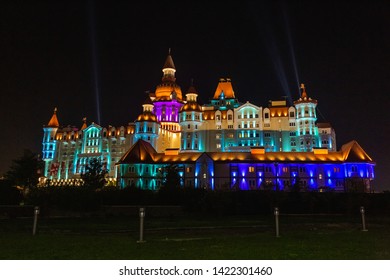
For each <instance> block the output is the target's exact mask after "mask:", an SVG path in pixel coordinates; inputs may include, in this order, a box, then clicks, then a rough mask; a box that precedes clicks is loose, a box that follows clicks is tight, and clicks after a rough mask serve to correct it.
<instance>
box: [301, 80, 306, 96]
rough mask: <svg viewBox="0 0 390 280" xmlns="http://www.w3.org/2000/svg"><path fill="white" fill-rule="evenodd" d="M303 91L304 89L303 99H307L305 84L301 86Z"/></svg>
mask: <svg viewBox="0 0 390 280" xmlns="http://www.w3.org/2000/svg"><path fill="white" fill-rule="evenodd" d="M301 89H302V93H301V97H302V98H307V93H306V88H305V84H303V83H302V84H301Z"/></svg>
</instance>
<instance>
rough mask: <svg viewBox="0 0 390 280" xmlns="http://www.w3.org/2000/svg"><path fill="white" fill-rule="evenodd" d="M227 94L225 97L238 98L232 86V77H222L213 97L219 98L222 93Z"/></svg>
mask: <svg viewBox="0 0 390 280" xmlns="http://www.w3.org/2000/svg"><path fill="white" fill-rule="evenodd" d="M222 92H223V94H224V95H225V98H227V99H228V98H236V97H235V96H234V91H233V87H232V82H231V80H230V79H220V80H219V83H218V86H217V89H216V90H215V93H214V97H213V99H219V96H220V95H221V93H222Z"/></svg>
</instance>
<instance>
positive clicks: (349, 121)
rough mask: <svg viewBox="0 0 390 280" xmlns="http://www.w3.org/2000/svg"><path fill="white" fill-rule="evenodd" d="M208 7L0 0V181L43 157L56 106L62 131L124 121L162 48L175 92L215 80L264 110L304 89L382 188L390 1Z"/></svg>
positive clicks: (202, 94) (208, 90)
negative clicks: (365, 157)
mask: <svg viewBox="0 0 390 280" xmlns="http://www.w3.org/2000/svg"><path fill="white" fill-rule="evenodd" d="M5 2H7V1H5ZM210 2H211V1H191V2H187V1H177V2H175V1H159V2H157V3H156V2H150V1H49V0H48V1H8V3H2V5H1V6H2V7H1V9H0V28H1V29H0V32H1V33H0V35H1V45H0V50H1V51H0V57H1V61H0V71H1V72H0V93H1V94H0V96H1V97H0V98H1V99H0V101H1V105H2V108H1V109H0V123H1V128H2V129H1V131H2V134H1V145H0V154H1V158H0V159H1V160H0V174H2V173H4V172H6V171H7V170H8V167H9V165H10V164H11V162H12V159H15V158H16V157H19V156H20V155H21V154H22V152H23V149H26V148H28V149H31V150H33V151H34V152H37V153H39V152H40V151H41V142H42V136H43V131H42V127H43V125H45V124H47V122H48V121H49V119H50V117H51V115H52V113H53V109H54V107H57V108H58V119H59V121H60V124H61V125H68V124H69V125H75V126H78V127H80V126H81V125H82V118H83V117H87V119H88V123H90V122H92V121H94V122H96V123H100V124H101V125H102V126H108V125H113V126H121V125H126V124H127V123H129V122H133V121H134V120H135V118H136V117H137V116H138V114H140V113H141V111H142V106H141V105H142V103H143V101H144V100H145V99H146V94H145V91H148V90H149V91H151V92H154V90H155V87H156V85H157V84H158V83H159V82H160V81H161V77H162V72H161V69H162V66H163V64H164V61H165V58H166V56H167V54H168V49H169V48H171V54H172V57H173V59H174V63H175V65H176V69H177V72H176V77H177V83H178V84H179V85H180V86H181V88H182V91H183V93H185V92H186V91H187V89H188V87H189V85H190V81H191V79H194V85H195V87H196V89H197V91H198V93H199V98H198V99H199V101H200V103H201V104H203V103H206V102H208V100H209V99H210V98H211V97H212V96H213V94H214V91H215V89H216V86H217V83H218V80H219V78H221V77H229V78H231V79H232V83H233V87H234V90H235V93H236V97H237V98H238V99H239V100H240V101H241V102H246V101H250V102H252V103H254V104H255V105H258V106H263V107H264V106H267V105H268V101H269V100H271V99H272V100H280V99H283V98H287V100H290V99H291V98H292V100H296V99H297V98H298V96H299V95H298V94H299V92H298V84H299V83H301V82H302V83H305V85H306V89H307V92H308V95H309V96H310V97H312V98H315V99H317V100H318V109H319V111H318V120H319V121H329V122H330V123H331V124H332V125H333V127H334V128H335V130H336V135H337V143H338V149H339V148H340V146H341V145H342V144H344V143H346V142H348V141H350V140H353V139H354V140H356V141H358V143H359V144H360V145H361V146H362V147H363V148H364V149H365V151H366V152H367V153H368V154H369V155H370V156H371V157H372V158H373V159H374V161H375V162H376V163H377V167H376V181H375V188H377V189H378V190H384V189H390V172H389V170H390V159H389V155H390V145H389V143H390V117H389V105H390V97H389V95H390V1H386V0H383V1H367V2H364V1H340V0H338V1H286V2H277V1H254V2H245V1H235V3H231V1H224V2H218V3H210ZM313 2H316V3H313ZM97 96H98V98H97ZM285 96H287V97H285ZM99 120H100V121H99Z"/></svg>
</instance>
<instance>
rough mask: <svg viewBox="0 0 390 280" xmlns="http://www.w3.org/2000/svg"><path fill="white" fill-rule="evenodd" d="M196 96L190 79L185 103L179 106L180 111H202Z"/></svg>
mask: <svg viewBox="0 0 390 280" xmlns="http://www.w3.org/2000/svg"><path fill="white" fill-rule="evenodd" d="M197 98H198V93H197V92H196V89H195V87H194V85H193V81H191V85H190V87H189V89H188V91H187V94H186V100H187V103H186V104H185V105H184V106H183V107H181V109H180V112H184V111H186V112H190V111H198V112H200V111H202V108H201V107H200V105H199V104H198V102H197V100H196V99H197Z"/></svg>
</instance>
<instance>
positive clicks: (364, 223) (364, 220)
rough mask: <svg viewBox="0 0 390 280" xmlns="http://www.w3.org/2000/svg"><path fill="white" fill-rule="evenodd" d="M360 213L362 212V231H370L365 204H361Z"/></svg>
mask: <svg viewBox="0 0 390 280" xmlns="http://www.w3.org/2000/svg"><path fill="white" fill-rule="evenodd" d="M360 214H362V227H363V228H362V231H368V230H367V229H366V219H365V210H364V206H361V207H360Z"/></svg>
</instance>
